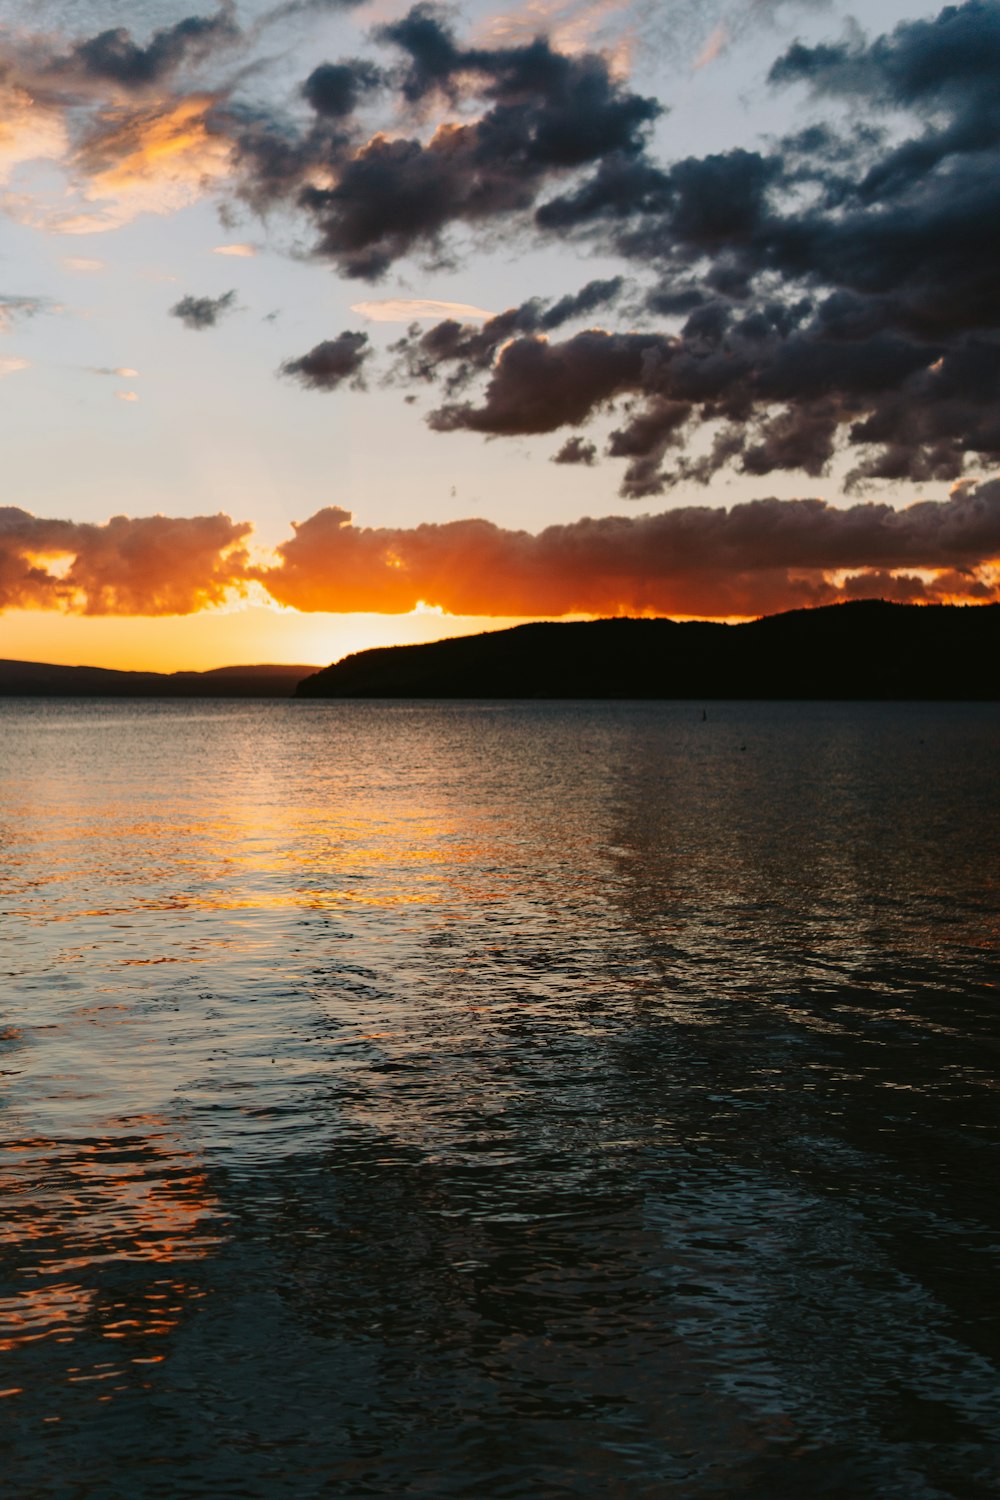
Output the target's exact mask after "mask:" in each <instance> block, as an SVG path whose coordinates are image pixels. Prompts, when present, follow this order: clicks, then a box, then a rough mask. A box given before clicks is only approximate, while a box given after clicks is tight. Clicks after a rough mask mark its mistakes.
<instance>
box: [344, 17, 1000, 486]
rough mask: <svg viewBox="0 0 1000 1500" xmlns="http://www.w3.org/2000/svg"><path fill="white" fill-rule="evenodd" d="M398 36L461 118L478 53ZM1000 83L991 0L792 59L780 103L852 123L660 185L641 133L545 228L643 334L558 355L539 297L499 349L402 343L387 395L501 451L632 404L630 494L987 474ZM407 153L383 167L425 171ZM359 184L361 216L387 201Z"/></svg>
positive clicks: (560, 196)
mask: <svg viewBox="0 0 1000 1500" xmlns="http://www.w3.org/2000/svg"><path fill="white" fill-rule="evenodd" d="M772 9H773V7H772ZM382 36H383V39H384V40H387V41H390V42H391V43H392V44H393V45H396V46H398V47H399V48H400V49H401V50H402V51H403V52H404V54H406V55H407V56H408V58H409V62H408V63H407V64H406V65H405V66H404V68H403V71H402V73H401V74H400V75H399V87H400V88H401V89H402V90H403V92H404V94H406V95H407V97H409V98H410V100H411V101H412V102H413V103H414V104H415V105H417V104H420V103H421V102H422V101H425V100H427V99H429V98H443V99H445V100H449V101H451V100H454V99H456V98H460V99H464V98H465V97H466V95H465V93H464V92H463V91H464V90H465V89H466V88H467V84H466V83H465V82H463V81H462V79H461V76H460V70H461V66H462V65H468V66H469V67H470V68H472V69H473V72H474V70H475V67H476V66H477V65H478V64H477V63H476V61H475V58H476V54H475V51H474V49H462V48H460V47H459V46H458V44H457V43H456V42H455V39H454V37H453V36H452V34H451V33H450V32H449V31H448V30H447V28H445V27H443V25H442V24H441V23H440V21H439V19H438V18H436V16H435V15H434V13H432V12H428V11H427V10H426V8H420V7H418V8H417V9H416V10H415V11H411V12H410V14H409V15H408V16H407V17H406V18H404V20H403V21H401V22H400V23H398V24H397V25H396V26H394V27H389V28H384V29H383V32H382ZM526 50H528V49H526ZM490 57H491V61H490V67H489V70H487V72H486V73H484V75H483V77H484V79H487V80H488V81H485V82H483V83H482V84H481V85H480V86H481V87H482V88H483V89H484V91H485V94H486V96H487V97H488V98H490V99H496V100H497V101H498V102H497V103H496V104H495V105H494V108H500V107H501V106H500V104H499V100H500V98H501V97H503V98H504V99H506V97H507V96H506V94H504V90H505V89H507V88H509V87H510V83H511V79H512V78H513V76H514V75H515V73H517V72H518V70H519V69H523V68H524V67H526V58H525V55H524V52H523V51H517V53H516V58H514V57H513V56H511V57H507V56H506V55H504V59H503V61H501V53H499V52H497V53H494V54H490ZM550 57H551V53H549V54H547V56H546V61H545V67H547V66H548V65H549V61H550ZM564 61H565V60H564ZM545 67H543V70H542V71H543V73H544V72H545ZM998 71H1000V4H998V3H997V0H967V3H966V4H964V5H956V6H950V7H948V8H946V9H945V10H943V11H942V12H941V14H940V15H939V16H938V17H937V18H936V19H934V20H930V21H919V22H906V23H903V24H901V25H900V26H898V27H896V29H895V30H894V31H893V32H891V33H888V34H886V35H885V36H881V37H876V38H875V39H874V40H865V39H864V38H863V37H861V36H860V34H855V35H854V36H853V38H850V39H849V40H848V41H846V42H838V43H836V44H830V45H823V46H815V47H806V46H804V45H802V44H796V45H795V46H793V47H791V48H789V49H788V50H787V51H786V52H785V54H784V55H783V56H782V57H781V58H779V59H778V61H777V62H776V63H775V65H774V67H773V68H772V70H771V75H770V76H771V82H772V84H773V85H774V86H775V87H789V86H791V85H794V84H799V85H805V86H806V87H807V88H808V89H809V91H810V93H811V95H812V97H813V99H814V100H816V101H818V102H819V103H820V104H823V103H824V102H825V101H827V100H829V99H831V98H838V99H849V100H850V101H851V102H852V104H853V105H854V109H853V111H852V114H851V116H850V117H849V118H848V119H846V120H843V121H842V122H841V123H840V124H838V125H836V126H834V125H831V124H830V123H829V122H823V123H816V124H814V125H810V126H808V127H807V128H806V129H804V130H800V131H799V132H798V133H797V134H794V135H789V136H788V137H786V138H784V139H782V140H778V141H776V142H771V143H769V144H767V145H766V146H764V147H762V148H760V149H753V148H752V147H750V146H742V147H738V148H735V149H732V150H729V151H722V152H716V153H712V154H708V155H705V156H700V157H699V156H689V157H686V158H682V159H680V160H675V161H673V162H670V163H667V164H664V165H661V164H659V163H657V162H656V161H654V160H653V159H652V158H651V157H650V155H649V152H648V143H647V141H646V139H645V137H644V136H643V135H642V134H641V133H639V134H634V135H633V136H632V137H631V139H630V144H629V146H628V148H627V149H625V148H611V149H606V150H604V149H602V150H600V151H595V152H594V154H593V156H592V158H591V159H590V160H589V161H583V160H581V161H580V162H579V164H578V166H579V170H578V171H577V172H575V173H574V174H572V177H571V181H570V182H569V184H568V185H566V186H559V185H557V184H556V181H555V178H554V177H553V176H549V177H547V178H546V185H547V186H548V187H549V189H550V192H549V195H548V196H544V195H541V196H540V201H538V200H536V201H535V203H534V208H533V214H534V222H535V224H536V227H537V229H538V230H539V231H540V232H541V234H542V235H543V236H548V237H549V238H550V239H552V240H554V241H557V242H559V243H561V244H562V245H563V247H564V248H565V247H568V246H571V245H574V244H577V243H579V244H580V245H581V246H583V247H586V248H594V247H596V248H599V249H600V250H602V251H603V252H604V253H605V254H607V255H614V256H618V257H619V259H620V261H621V263H622V265H623V268H624V269H627V270H628V271H630V272H631V275H632V277H633V278H635V279H634V280H633V289H634V288H635V286H636V281H638V279H639V278H642V283H643V284H644V286H645V292H644V300H645V307H644V312H645V327H642V326H641V324H640V327H639V328H638V330H636V329H633V330H631V331H629V332H628V333H621V334H618V333H615V332H614V331H611V330H602V329H591V330H586V331H584V332H581V333H578V334H575V335H573V336H572V337H570V338H569V339H565V340H560V341H554V340H551V339H550V338H549V337H548V336H547V335H549V334H551V332H552V331H553V329H554V327H556V326H558V323H557V319H556V317H555V315H554V314H553V319H552V321H551V322H550V323H549V324H548V325H547V324H546V323H545V322H544V321H543V320H542V319H540V318H533V316H532V308H533V306H535V305H536V304H535V303H534V301H533V299H529V300H528V302H526V303H524V304H522V307H521V308H520V309H513V310H510V311H509V312H508V313H505V314H500V315H499V317H498V318H497V319H493V320H490V322H489V323H487V324H486V326H485V327H484V328H483V329H482V330H479V329H471V328H468V327H463V326H461V325H460V324H459V323H458V322H457V321H456V320H455V319H453V318H446V319H444V320H443V321H442V322H441V323H439V324H438V325H436V326H435V327H432V328H430V329H427V330H425V331H423V332H416V333H414V334H412V335H409V336H408V337H407V338H406V339H404V340H403V341H401V342H400V344H398V345H397V346H395V351H394V352H395V353H396V356H397V363H396V366H395V370H394V374H395V378H397V379H403V380H409V381H413V382H426V381H428V380H436V379H443V381H444V386H445V393H446V399H445V400H444V401H443V402H442V403H441V404H440V405H439V406H438V407H437V408H436V409H435V410H434V411H432V412H431V413H430V416H429V418H428V420H429V423H430V425H431V427H432V428H434V429H435V430H437V431H439V432H450V431H457V430H464V431H472V432H479V433H481V434H483V435H484V436H486V437H489V438H496V437H503V436H508V435H510V436H514V435H523V434H532V433H544V432H550V431H556V430H558V429H559V428H562V427H582V426H584V425H585V424H587V423H588V422H590V421H591V420H593V419H594V418H595V417H598V416H600V415H601V414H602V413H604V412H607V411H608V409H609V408H610V407H611V406H612V405H614V404H616V403H618V404H619V406H620V408H621V410H620V416H619V424H618V426H617V427H616V428H615V429H614V430H613V431H612V433H611V435H610V438H609V440H608V448H607V451H608V454H609V456H611V457H615V458H620V459H624V460H626V468H625V473H624V476H623V481H622V493H623V494H624V495H626V496H630V497H633V498H641V497H647V496H650V495H656V494H660V493H663V492H665V491H667V490H669V489H670V488H672V487H675V486H677V485H680V484H692V483H695V484H699V483H707V482H709V481H710V480H711V479H713V478H714V477H715V476H716V475H717V474H718V473H719V472H720V471H723V470H736V471H737V472H742V473H744V474H751V475H764V474H768V473H772V472H779V471H788V472H801V473H806V474H810V475H820V474H823V473H825V472H827V470H828V469H829V467H830V465H831V464H832V463H833V462H834V460H835V459H838V458H839V457H841V456H843V455H847V454H851V455H852V456H853V466H852V467H850V471H849V474H848V479H847V484H848V487H849V488H855V489H863V488H865V487H866V486H869V485H871V484H873V483H877V482H887V481H896V480H901V479H908V480H910V481H913V482H917V483H923V482H926V481H929V480H942V479H946V480H954V479H957V478H959V477H960V476H962V475H963V474H965V473H968V472H969V471H970V468H974V467H976V466H983V465H989V464H992V463H995V462H996V460H997V458H998V456H1000V421H998V419H997V411H998V409H1000V341H998V336H997V335H998V329H1000V290H998V282H997V278H996V272H995V245H996V239H997V234H998V232H1000V186H998V184H1000V108H998V106H997V103H996V89H995V81H996V77H997V73H998ZM890 113H892V114H893V115H894V116H895V117H897V118H893V120H892V122H891V126H890V124H889V122H888V115H889V114H890ZM881 116H886V117H887V123H886V127H885V128H884V129H883V128H882V124H881V122H880V117H881ZM485 118H486V117H485V116H484V119H485ZM412 146H413V143H406V142H402V143H401V142H399V141H394V142H391V143H386V147H385V150H386V152H388V153H390V154H391V153H395V154H396V155H398V156H399V162H398V163H396V165H398V166H399V167H400V169H401V170H402V165H403V163H402V158H403V157H404V156H407V155H413V160H414V164H415V167H416V168H417V169H418V170H419V167H420V166H421V165H426V153H425V152H424V150H423V148H421V151H420V152H418V153H416V154H414V153H413V152H412V149H411V148H412ZM433 147H434V141H433V140H432V142H431V149H432V148H433ZM366 149H367V148H366ZM463 150H464V145H463V144H462V140H461V137H459V138H458V140H457V157H456V159H458V158H460V157H461V155H462V151H463ZM354 165H356V163H355V164H352V168H351V170H352V171H353V169H354ZM386 165H387V167H389V168H390V170H389V175H390V176H393V175H394V173H395V169H396V167H395V165H392V164H390V163H386ZM341 180H342V181H343V180H346V179H341ZM469 180H470V179H469V178H468V177H466V176H463V177H462V181H463V182H467V181H469ZM504 181H505V180H504ZM355 183H356V186H357V187H358V188H359V193H360V196H359V198H358V200H357V202H356V203H355V204H354V207H353V208H352V213H356V214H357V215H359V216H360V215H362V213H363V209H366V208H367V207H368V206H370V205H371V204H372V203H373V202H375V201H376V200H373V199H372V198H371V197H370V196H368V195H366V194H365V192H364V191H363V184H362V181H361V178H360V177H358V178H356V179H355ZM552 187H556V188H557V190H556V192H555V194H554V195H553V194H552V192H551V188H552ZM528 196H532V194H529V195H528ZM376 198H377V195H376ZM452 206H454V205H452ZM517 206H518V207H521V208H523V206H524V200H523V198H522V199H518V201H517ZM376 207H377V204H376ZM447 212H448V214H451V212H452V208H451V207H448V210H447ZM456 213H457V214H458V216H459V217H461V216H462V213H463V210H462V209H461V206H460V205H459V207H458V208H457V209H456ZM359 222H360V218H359ZM421 233H422V231H421ZM359 243H360V242H359ZM369 243H372V242H371V241H369ZM410 243H411V247H412V245H413V244H415V243H416V241H415V240H413V241H411V242H410ZM392 253H393V254H395V251H393V252H392ZM390 258H391V257H390ZM636 295H637V292H636V291H635V290H633V293H632V299H633V300H632V314H633V316H634V314H635V312H636V311H637V310H638V309H637V307H636V303H635V300H634V299H635V297H636ZM663 320H667V321H668V323H669V324H670V325H671V326H670V327H669V329H664V328H663V326H662V324H663ZM460 393H461V395H462V397H463V399H461V400H459V399H458V396H459V394H460ZM570 451H573V450H570Z"/></svg>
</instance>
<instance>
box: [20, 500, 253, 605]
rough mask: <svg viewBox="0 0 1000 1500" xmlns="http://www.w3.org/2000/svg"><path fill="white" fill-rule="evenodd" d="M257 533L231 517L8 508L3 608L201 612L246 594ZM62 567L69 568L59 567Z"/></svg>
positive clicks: (247, 524) (247, 525) (245, 523)
mask: <svg viewBox="0 0 1000 1500" xmlns="http://www.w3.org/2000/svg"><path fill="white" fill-rule="evenodd" d="M251 529H252V528H251V526H250V525H249V523H247V522H236V521H232V520H230V518H229V517H228V516H224V515H217V516H191V517H169V516H145V517H140V518H131V517H129V516H113V517H112V518H111V520H110V521H108V522H106V523H105V524H104V525H94V524H92V523H89V522H77V521H60V520H47V519H44V518H42V517H40V516H32V515H30V514H29V513H28V512H27V511H24V510H18V509H16V508H15V507H12V506H8V507H0V609H64V610H69V611H71V612H73V613H76V614H87V615H184V614H192V613H194V612H196V611H197V610H200V609H204V608H206V607H207V606H209V605H212V604H220V603H222V602H223V600H224V599H225V598H226V595H227V591H228V590H230V589H232V588H236V589H242V588H243V586H244V581H245V579H246V576H247V569H248V567H249V560H248V557H247V553H246V549H245V547H244V546H243V542H244V539H245V538H246V537H247V536H248V535H249V533H250V531H251ZM57 561H58V562H60V563H61V564H65V563H66V562H67V561H68V564H69V566H68V567H65V566H59V567H58V568H55V569H54V570H53V569H52V568H50V566H49V564H52V563H55V562H57Z"/></svg>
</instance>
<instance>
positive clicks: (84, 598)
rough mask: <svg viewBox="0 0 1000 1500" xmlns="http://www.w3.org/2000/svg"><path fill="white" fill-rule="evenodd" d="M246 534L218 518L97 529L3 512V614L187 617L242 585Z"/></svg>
mask: <svg viewBox="0 0 1000 1500" xmlns="http://www.w3.org/2000/svg"><path fill="white" fill-rule="evenodd" d="M126 394H129V393H126ZM250 530H251V527H250V525H249V523H247V522H235V521H232V520H231V519H230V518H229V517H228V516H224V515H216V516H192V517H186V518H171V517H167V516H145V517H140V518H137V519H133V518H130V517H128V516H113V517H112V519H111V520H110V521H108V522H106V523H105V524H104V525H96V524H93V523H90V522H77V521H61V520H48V519H44V518H42V517H36V516H32V515H30V514H29V513H28V512H27V511H24V510H19V509H16V508H15V507H12V506H8V507H0V609H62V610H66V611H70V612H72V613H77V614H87V615H183V614H192V613H194V612H195V611H197V610H200V609H205V608H207V607H209V606H211V605H214V604H220V603H222V602H224V601H225V599H226V597H227V595H228V594H229V592H230V591H231V590H232V589H240V588H242V585H243V580H244V578H245V576H246V573H247V567H248V558H247V553H246V549H245V547H244V545H243V543H244V540H245V538H246V537H247V536H248V534H249V532H250Z"/></svg>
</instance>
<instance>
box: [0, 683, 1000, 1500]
mask: <svg viewBox="0 0 1000 1500" xmlns="http://www.w3.org/2000/svg"><path fill="white" fill-rule="evenodd" d="M707 707H708V715H707V719H706V720H703V719H702V710H701V705H693V704H683V703H674V704H608V703H597V704H582V703H580V704H572V703H570V704H564V703H559V704H548V703H528V704H447V705H433V704H411V703H284V702H268V703H257V702H254V703H249V702H243V703H240V702H236V703H206V702H198V703H184V702H122V701H116V702H107V703H100V702H95V701H92V700H90V701H88V700H65V701H55V700H13V699H8V700H4V701H0V933H2V947H0V1086H2V1087H0V1100H2V1104H0V1146H2V1151H0V1203H2V1209H3V1220H2V1229H0V1469H2V1474H3V1479H2V1490H3V1494H4V1496H5V1497H7V1496H9V1497H10V1500H50V1497H52V1500H62V1497H66V1500H91V1497H92V1500H119V1497H120V1500H154V1497H156V1500H159V1497H162V1500H187V1497H192V1500H194V1497H201V1496H206V1497H208V1496H212V1497H213V1500H237V1497H254V1500H256V1497H260V1500H312V1497H321V1496H323V1497H325V1496H351V1497H353V1496H359V1497H361V1496H384V1497H396V1496H412V1497H421V1500H437V1497H442V1500H445V1497H460V1496H461V1497H470V1500H471V1497H490V1500H492V1497H513V1500H538V1497H548V1496H553V1497H555V1496H572V1497H580V1500H587V1497H596V1500H605V1497H606V1500H612V1497H614V1500H618V1497H622V1500H626V1497H627V1500H660V1497H674V1496H676V1497H683V1500H702V1497H716V1496H718V1497H729V1496H739V1497H754V1500H783V1497H788V1500H792V1497H795V1500H799V1497H803V1496H809V1497H813V1496H820V1497H843V1500H980V1497H982V1500H986V1497H987V1496H992V1495H994V1494H995V1493H996V1491H997V1487H998V1484H1000V1446H998V1442H997V1434H998V1432H1000V1382H998V1369H997V1359H998V1344H1000V1340H998V1329H997V1299H996V1287H997V1270H998V1267H997V1253H998V1233H997V1228H998V1223H997V1221H998V1218H1000V1212H998V1204H997V1193H996V1180H997V1138H998V1133H1000V1131H998V1125H1000V1115H998V1110H997V1094H996V1084H997V1071H996V1059H997V1053H996V1036H997V1024H996V1023H997V1005H998V978H1000V969H998V962H997V954H998V946H997V945H998V933H1000V819H998V812H1000V792H998V778H997V767H998V764H1000V756H998V750H1000V708H998V706H997V705H962V704H936V705H926V704H893V705H884V704H740V703H717V704H709V705H708V706H707Z"/></svg>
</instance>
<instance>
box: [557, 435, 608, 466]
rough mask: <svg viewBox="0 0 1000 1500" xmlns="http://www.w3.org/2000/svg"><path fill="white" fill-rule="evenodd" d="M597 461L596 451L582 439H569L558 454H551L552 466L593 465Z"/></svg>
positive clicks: (592, 445)
mask: <svg viewBox="0 0 1000 1500" xmlns="http://www.w3.org/2000/svg"><path fill="white" fill-rule="evenodd" d="M596 460H597V449H596V448H595V447H594V444H593V443H588V442H587V441H586V440H585V439H584V438H582V437H569V438H567V439H566V441H565V442H564V443H563V445H562V447H561V448H560V449H559V452H558V453H556V454H553V457H552V462H553V463H554V464H588V465H589V464H593V463H595V462H596Z"/></svg>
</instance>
